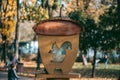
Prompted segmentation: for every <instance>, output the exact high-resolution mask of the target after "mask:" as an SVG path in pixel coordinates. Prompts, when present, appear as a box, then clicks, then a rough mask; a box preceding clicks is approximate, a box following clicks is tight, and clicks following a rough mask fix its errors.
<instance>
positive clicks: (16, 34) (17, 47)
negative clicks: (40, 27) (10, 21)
mask: <svg viewBox="0 0 120 80" xmlns="http://www.w3.org/2000/svg"><path fill="white" fill-rule="evenodd" d="M16 1H17V4H16V5H17V23H16V29H15V54H16V57H17V58H18V50H19V41H18V40H19V39H18V38H19V24H18V22H19V0H16Z"/></svg>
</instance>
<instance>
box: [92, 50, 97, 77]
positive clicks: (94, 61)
mask: <svg viewBox="0 0 120 80" xmlns="http://www.w3.org/2000/svg"><path fill="white" fill-rule="evenodd" d="M96 53H97V51H96V48H95V49H94V59H93V63H92V66H93V68H92V78H94V77H95V67H96V66H95V65H96Z"/></svg>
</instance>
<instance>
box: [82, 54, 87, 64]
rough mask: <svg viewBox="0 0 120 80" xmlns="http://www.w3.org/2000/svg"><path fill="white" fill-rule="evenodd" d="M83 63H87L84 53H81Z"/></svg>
mask: <svg viewBox="0 0 120 80" xmlns="http://www.w3.org/2000/svg"><path fill="white" fill-rule="evenodd" d="M82 60H83V65H87V59H86V57H85V55H84V54H82Z"/></svg>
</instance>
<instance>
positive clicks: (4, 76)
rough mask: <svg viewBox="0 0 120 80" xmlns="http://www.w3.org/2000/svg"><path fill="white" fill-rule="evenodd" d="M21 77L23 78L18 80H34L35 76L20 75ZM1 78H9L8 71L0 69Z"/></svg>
mask: <svg viewBox="0 0 120 80" xmlns="http://www.w3.org/2000/svg"><path fill="white" fill-rule="evenodd" d="M20 77H21V79H18V80H34V79H33V78H30V77H23V76H20ZM0 80H8V78H7V72H1V71H0Z"/></svg>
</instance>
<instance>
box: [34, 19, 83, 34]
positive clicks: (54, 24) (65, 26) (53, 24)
mask: <svg viewBox="0 0 120 80" xmlns="http://www.w3.org/2000/svg"><path fill="white" fill-rule="evenodd" d="M33 30H34V31H35V32H36V34H38V35H63V36H64V35H66V36H67V35H75V34H79V33H80V32H82V31H83V28H82V27H81V26H79V25H78V24H77V23H76V22H75V21H73V20H71V19H66V18H53V19H47V20H43V21H40V22H39V23H37V24H36V25H35V26H34V27H33Z"/></svg>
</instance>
